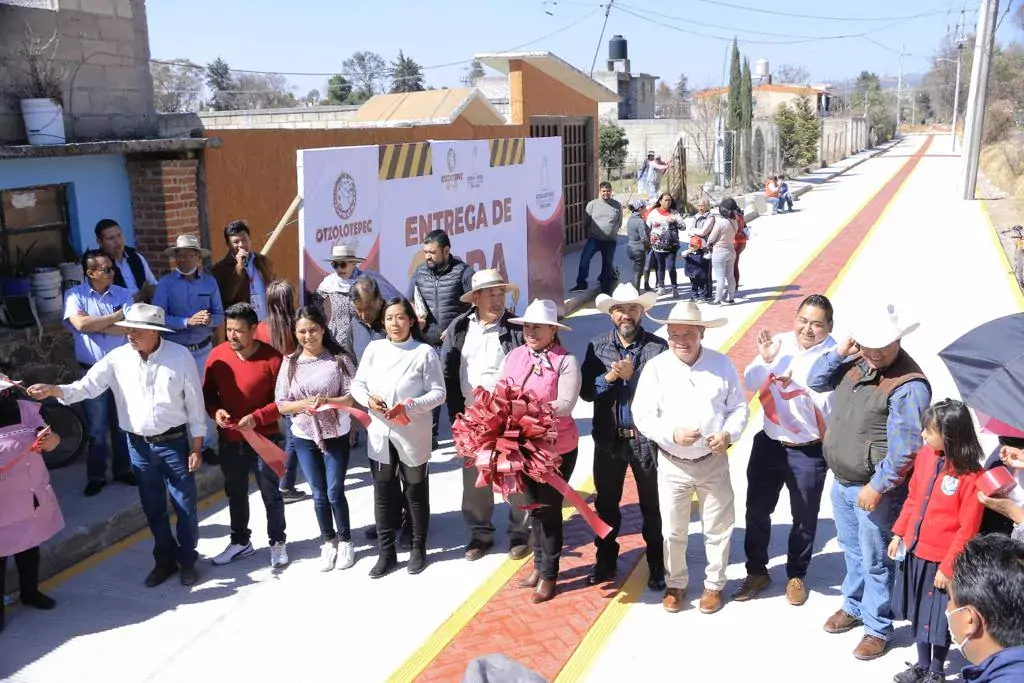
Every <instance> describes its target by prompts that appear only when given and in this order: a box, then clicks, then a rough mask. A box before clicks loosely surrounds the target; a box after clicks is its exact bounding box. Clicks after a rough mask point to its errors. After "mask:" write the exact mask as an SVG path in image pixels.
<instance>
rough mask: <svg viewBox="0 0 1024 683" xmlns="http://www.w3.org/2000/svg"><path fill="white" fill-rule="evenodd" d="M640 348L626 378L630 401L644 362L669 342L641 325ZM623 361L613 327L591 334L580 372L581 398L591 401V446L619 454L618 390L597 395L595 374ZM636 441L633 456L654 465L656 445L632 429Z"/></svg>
mask: <svg viewBox="0 0 1024 683" xmlns="http://www.w3.org/2000/svg"><path fill="white" fill-rule="evenodd" d="M638 343H639V346H640V350H639V352H638V355H637V364H636V368H635V369H634V371H633V377H632V379H631V380H630V381H629V401H630V403H632V402H633V392H634V391H636V384H637V382H638V381H639V380H640V373H641V372H642V371H643V369H644V365H646V364H647V361H649V360H651V359H652V358H654V357H655V356H657V355H658V354H660V353H661V352H662V351H665V350H666V349H667V348H668V342H666V341H665V340H664V339H662V338H661V337H656V336H654V335H653V334H651V333H650V332H648V331H647V330H645V329H643V328H642V327H641V328H640V333H639V337H638ZM619 360H622V356H621V354H620V353H619V346H618V335H617V333H616V332H615V330H612V331H611V332H608V333H606V334H602V335H600V336H598V337H594V338H593V339H592V340H590V344H588V345H587V355H586V358H584V360H583V367H582V374H583V386H582V387H581V388H580V398H582V399H583V400H584V401H589V402H592V403H593V404H594V421H593V426H592V427H591V434H592V435H593V437H594V447H595V448H598V449H602V448H603V449H605V450H611V451H612V452H613V453H618V451H619V449H618V448H617V446H618V441H619V436H618V417H617V413H616V410H615V406H616V396H617V394H618V392H617V391H616V390H614V389H612V390H609V391H607V392H605V393H604V394H602V395H601V396H598V395H597V386H596V382H597V379H598V377H600V376H601V375H604V374H605V373H607V372H608V370H610V369H611V366H612V363H614V362H615V361H619ZM622 381H623V380H621V379H620V380H616V382H615V385H620V383H621V382H622ZM634 432H635V434H636V440H635V441H634V442H633V443H634V446H633V457H634V458H636V459H637V460H638V461H639V462H641V463H643V464H644V465H646V466H650V465H653V464H654V461H655V460H656V455H657V447H656V446H655V445H654V444H652V443H651V442H650V441H648V440H647V437H645V436H644V435H643V434H641V433H640V432H638V431H635V430H634Z"/></svg>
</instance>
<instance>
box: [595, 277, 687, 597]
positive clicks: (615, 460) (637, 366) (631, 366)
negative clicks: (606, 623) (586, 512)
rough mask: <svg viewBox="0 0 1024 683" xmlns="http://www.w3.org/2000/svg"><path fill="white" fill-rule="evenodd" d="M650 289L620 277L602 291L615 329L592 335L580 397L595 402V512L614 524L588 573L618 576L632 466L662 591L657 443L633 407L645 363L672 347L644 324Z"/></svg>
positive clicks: (652, 297)
mask: <svg viewBox="0 0 1024 683" xmlns="http://www.w3.org/2000/svg"><path fill="white" fill-rule="evenodd" d="M657 299H658V296H657V295H656V294H654V293H653V292H649V293H647V294H640V292H638V291H637V289H636V287H635V286H633V285H631V284H621V285H619V286H618V287H616V288H615V291H614V292H612V295H611V296H607V295H604V294H599V295H598V296H597V310H599V311H601V312H602V313H605V314H607V315H608V316H610V317H611V319H612V325H614V327H615V329H613V330H612V331H611V332H606V333H604V334H601V335H598V336H597V337H594V338H593V339H591V340H590V344H589V345H588V346H587V355H586V358H585V359H584V361H583V368H582V373H583V386H582V388H581V389H580V398H582V399H583V400H584V401H591V402H593V404H594V421H593V428H592V430H591V433H592V436H593V437H594V486H595V487H596V488H597V500H596V501H595V502H594V506H595V508H596V509H597V514H598V515H600V516H601V519H603V520H604V521H605V522H607V523H608V525H609V526H611V528H612V531H611V533H609V534H608V535H607V536H605V537H604V538H596V539H595V540H594V544H595V545H596V546H597V561H596V562H595V563H594V569H593V571H592V572H591V573H590V576H589V577H588V578H587V583H588V584H590V585H596V584H599V583H604V582H606V581H610V580H612V579H614V578H615V575H616V573H617V563H618V558H619V544H618V543H617V542H616V541H615V538H616V537H617V536H618V533H619V526H620V524H621V523H622V512H621V510H620V509H619V503H620V501H621V500H622V487H623V484H624V483H625V480H626V470H627V469H630V468H631V469H632V470H633V479H634V480H635V481H636V488H637V495H638V496H639V499H640V500H639V502H640V514H641V515H642V516H643V527H642V533H643V537H644V543H646V544H647V566H648V567H649V569H650V576H649V578H648V580H647V585H648V586H649V587H650V589H651V590H656V591H661V590H665V559H664V558H665V549H664V539H663V538H662V536H661V512H660V510H659V508H658V447H657V445H655V444H652V443H651V442H650V441H649V440H648V439H647V437H646V436H644V435H643V434H641V433H639V432H638V431H637V429H636V426H635V425H634V424H633V416H632V413H631V408H632V403H633V394H634V391H635V390H636V387H637V382H638V381H639V379H640V373H641V371H642V370H643V369H644V366H645V365H646V364H647V363H648V362H649V361H651V360H653V359H654V357H655V356H657V355H659V354H660V353H661V352H663V351H665V349H667V348H668V344H666V343H665V340H664V339H662V338H661V337H656V336H654V335H653V334H651V333H650V332H648V331H647V330H645V329H644V328H643V325H642V324H641V321H642V320H643V317H644V313H646V312H647V311H649V310H651V308H652V307H653V306H654V305H655V304H656V303H657Z"/></svg>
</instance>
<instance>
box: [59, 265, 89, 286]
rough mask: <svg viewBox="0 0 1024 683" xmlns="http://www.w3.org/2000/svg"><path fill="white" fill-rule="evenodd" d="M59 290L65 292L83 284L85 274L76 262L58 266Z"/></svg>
mask: <svg viewBox="0 0 1024 683" xmlns="http://www.w3.org/2000/svg"><path fill="white" fill-rule="evenodd" d="M60 279H61V289H63V290H64V291H67V290H69V289H71V288H72V287H77V286H78V285H80V284H82V283H83V282H85V273H84V272H83V271H82V264H81V263H78V262H76V261H69V262H67V263H62V264H60Z"/></svg>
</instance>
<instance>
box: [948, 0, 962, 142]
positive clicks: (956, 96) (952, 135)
mask: <svg viewBox="0 0 1024 683" xmlns="http://www.w3.org/2000/svg"><path fill="white" fill-rule="evenodd" d="M963 58H964V11H963V10H960V23H959V24H958V25H957V36H956V85H954V86H953V130H951V131H950V132H949V141H950V143H951V144H952V148H953V149H952V151H954V152H955V151H956V119H957V116H958V115H959V113H960V65H961V63H962V62H963Z"/></svg>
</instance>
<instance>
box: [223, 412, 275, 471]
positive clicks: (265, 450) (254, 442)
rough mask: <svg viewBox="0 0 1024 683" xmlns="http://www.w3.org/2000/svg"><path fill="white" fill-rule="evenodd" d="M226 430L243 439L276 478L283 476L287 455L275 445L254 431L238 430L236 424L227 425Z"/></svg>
mask: <svg viewBox="0 0 1024 683" xmlns="http://www.w3.org/2000/svg"><path fill="white" fill-rule="evenodd" d="M228 429H234V430H235V431H237V432H238V433H239V434H241V435H242V438H244V439H245V441H246V443H248V444H249V447H250V448H252V449H253V450H254V451H256V455H258V456H259V457H260V460H262V461H263V462H265V463H266V464H267V467H269V468H270V469H272V470H274V474H276V475H277V476H278V477H283V476H284V465H285V461H286V460H288V456H287V454H285V452H284V451H283V450H281V447H280V446H278V445H277V444H276V443H274V442H273V441H271V440H270V439H268V438H267V437H265V436H263V435H262V434H260V433H259V432H257V431H256V430H255V429H239V428H238V424H237V423H234V422H232V423H229V424H228Z"/></svg>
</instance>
